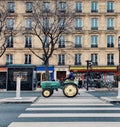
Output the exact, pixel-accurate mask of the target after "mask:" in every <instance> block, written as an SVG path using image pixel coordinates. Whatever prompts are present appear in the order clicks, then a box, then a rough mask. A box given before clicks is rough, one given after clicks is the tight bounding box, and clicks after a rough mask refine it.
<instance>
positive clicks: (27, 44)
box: [25, 36, 32, 48]
mask: <svg viewBox="0 0 120 127" xmlns="http://www.w3.org/2000/svg"><path fill="white" fill-rule="evenodd" d="M31 47H32V37H31V36H25V48H31Z"/></svg>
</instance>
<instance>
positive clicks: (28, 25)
mask: <svg viewBox="0 0 120 127" xmlns="http://www.w3.org/2000/svg"><path fill="white" fill-rule="evenodd" d="M25 29H26V30H31V29H32V19H30V18H27V19H26V20H25Z"/></svg>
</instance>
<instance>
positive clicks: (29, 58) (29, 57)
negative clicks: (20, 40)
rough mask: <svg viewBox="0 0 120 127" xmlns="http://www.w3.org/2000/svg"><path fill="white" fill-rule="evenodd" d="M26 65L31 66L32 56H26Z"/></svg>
mask: <svg viewBox="0 0 120 127" xmlns="http://www.w3.org/2000/svg"><path fill="white" fill-rule="evenodd" d="M24 64H31V55H30V54H25V63H24Z"/></svg>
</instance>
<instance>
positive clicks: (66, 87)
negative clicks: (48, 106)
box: [41, 80, 78, 98]
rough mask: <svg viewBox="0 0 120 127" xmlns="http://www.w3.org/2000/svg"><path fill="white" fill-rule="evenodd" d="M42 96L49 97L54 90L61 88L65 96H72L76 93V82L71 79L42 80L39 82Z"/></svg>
mask: <svg viewBox="0 0 120 127" xmlns="http://www.w3.org/2000/svg"><path fill="white" fill-rule="evenodd" d="M41 88H42V95H43V97H46V98H47V97H50V96H51V95H52V94H53V93H54V90H58V89H62V91H63V94H64V95H65V96H66V97H69V98H72V97H75V96H76V95H77V94H78V84H77V82H75V81H72V80H65V81H64V82H60V81H43V82H41Z"/></svg>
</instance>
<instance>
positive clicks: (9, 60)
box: [6, 54, 13, 64]
mask: <svg viewBox="0 0 120 127" xmlns="http://www.w3.org/2000/svg"><path fill="white" fill-rule="evenodd" d="M6 64H13V55H12V54H6Z"/></svg>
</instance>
